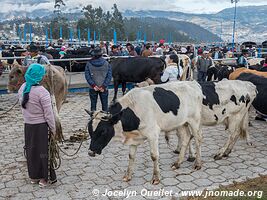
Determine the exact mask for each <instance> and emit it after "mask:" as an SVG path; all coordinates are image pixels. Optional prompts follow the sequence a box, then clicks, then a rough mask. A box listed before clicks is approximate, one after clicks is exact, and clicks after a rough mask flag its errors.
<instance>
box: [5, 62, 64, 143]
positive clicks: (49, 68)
mask: <svg viewBox="0 0 267 200" xmlns="http://www.w3.org/2000/svg"><path fill="white" fill-rule="evenodd" d="M45 68H46V75H45V77H44V79H43V81H42V82H41V84H42V85H43V86H44V87H45V88H46V89H47V90H48V91H49V92H50V94H51V99H52V105H53V110H54V115H55V121H56V138H57V140H60V141H61V140H63V134H62V128H61V123H60V120H59V115H58V112H59V110H60V108H61V106H62V104H63V102H64V100H65V98H66V95H67V79H66V74H65V71H64V70H63V69H62V68H61V67H59V66H54V65H46V66H45ZM27 69H28V67H23V66H20V65H16V66H14V67H13V68H12V70H11V72H10V73H9V81H8V91H9V92H14V91H18V89H19V88H20V86H21V85H22V84H23V83H24V82H25V79H24V74H25V73H26V71H27Z"/></svg>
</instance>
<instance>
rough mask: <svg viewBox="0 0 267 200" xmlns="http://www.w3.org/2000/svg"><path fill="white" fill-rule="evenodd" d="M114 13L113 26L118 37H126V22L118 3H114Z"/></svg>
mask: <svg viewBox="0 0 267 200" xmlns="http://www.w3.org/2000/svg"><path fill="white" fill-rule="evenodd" d="M112 10H113V13H112V18H111V24H112V28H114V29H115V30H116V31H117V35H118V39H119V40H124V39H125V31H124V23H123V17H122V14H121V12H120V11H119V9H118V7H117V4H114V5H113V7H112Z"/></svg>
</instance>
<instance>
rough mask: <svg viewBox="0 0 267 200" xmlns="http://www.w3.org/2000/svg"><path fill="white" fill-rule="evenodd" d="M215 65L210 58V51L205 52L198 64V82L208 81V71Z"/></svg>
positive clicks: (199, 58)
mask: <svg viewBox="0 0 267 200" xmlns="http://www.w3.org/2000/svg"><path fill="white" fill-rule="evenodd" d="M212 65H213V62H212V59H211V58H210V57H209V51H204V52H203V54H202V55H201V56H199V57H198V59H197V62H196V67H197V72H198V74H197V81H206V77H207V71H208V69H209V67H210V66H212Z"/></svg>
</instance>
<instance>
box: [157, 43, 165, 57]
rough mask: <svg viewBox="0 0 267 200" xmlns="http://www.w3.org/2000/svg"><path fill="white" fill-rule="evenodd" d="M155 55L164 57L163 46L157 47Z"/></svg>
mask: <svg viewBox="0 0 267 200" xmlns="http://www.w3.org/2000/svg"><path fill="white" fill-rule="evenodd" d="M156 55H160V56H163V55H164V45H163V44H161V43H160V44H159V47H158V48H157V49H156Z"/></svg>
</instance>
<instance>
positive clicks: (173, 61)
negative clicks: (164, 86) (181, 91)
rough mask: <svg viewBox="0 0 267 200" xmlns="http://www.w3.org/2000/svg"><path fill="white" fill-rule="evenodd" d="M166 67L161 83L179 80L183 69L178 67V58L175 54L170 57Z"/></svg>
mask: <svg viewBox="0 0 267 200" xmlns="http://www.w3.org/2000/svg"><path fill="white" fill-rule="evenodd" d="M167 65H168V66H167V68H166V69H165V70H164V73H163V75H162V76H161V81H162V82H167V81H177V80H180V77H181V76H182V74H183V69H182V67H181V66H180V65H179V57H178V56H177V55H176V54H172V55H170V59H169V60H168V63H167Z"/></svg>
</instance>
